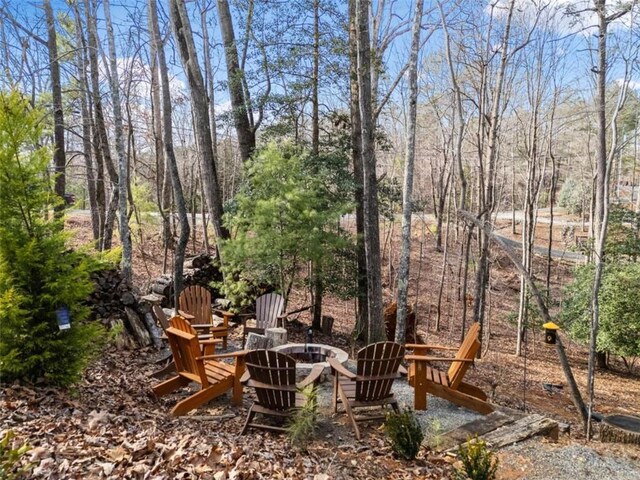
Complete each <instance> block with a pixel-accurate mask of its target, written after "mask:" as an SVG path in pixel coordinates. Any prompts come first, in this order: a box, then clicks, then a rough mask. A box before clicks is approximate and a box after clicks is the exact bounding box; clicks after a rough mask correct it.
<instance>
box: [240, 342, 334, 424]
mask: <svg viewBox="0 0 640 480" xmlns="http://www.w3.org/2000/svg"><path fill="white" fill-rule="evenodd" d="M245 364H246V368H247V372H246V373H245V377H247V376H248V379H247V381H246V385H247V386H249V387H253V388H254V389H255V391H256V395H257V397H258V399H257V401H256V402H255V403H254V404H253V405H252V406H251V409H250V410H249V414H248V415H247V421H246V422H245V424H244V428H243V429H242V434H244V433H245V432H246V431H247V430H248V429H249V427H254V428H262V429H265V430H273V431H277V432H282V431H285V430H286V427H281V426H277V425H268V424H264V423H257V422H255V421H253V419H254V417H255V415H256V414H257V413H261V414H263V415H267V416H275V417H277V418H281V419H283V418H287V417H289V416H291V415H292V414H293V412H294V411H295V409H296V408H299V407H302V406H303V405H304V404H305V401H306V398H305V396H304V395H302V393H300V390H301V389H303V388H304V387H306V386H307V385H311V384H312V383H315V382H316V381H317V380H318V378H319V377H320V375H321V374H322V370H323V368H322V366H321V365H315V366H314V367H313V368H312V370H311V372H310V373H309V375H308V376H307V378H305V379H304V380H302V381H301V382H298V383H296V361H295V360H294V359H293V358H291V357H290V356H289V355H285V354H284V353H280V352H274V351H273V350H253V351H250V352H249V353H247V355H246V356H245ZM243 381H244V379H243Z"/></svg>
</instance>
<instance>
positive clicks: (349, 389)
mask: <svg viewBox="0 0 640 480" xmlns="http://www.w3.org/2000/svg"><path fill="white" fill-rule="evenodd" d="M403 356H404V347H403V346H402V345H398V344H397V343H394V342H379V343H373V344H371V345H368V346H366V347H364V348H363V349H361V350H360V351H359V352H358V356H357V367H356V372H357V373H352V372H350V371H349V370H347V369H346V368H345V367H344V366H342V364H341V363H340V362H339V361H338V360H337V359H335V358H329V360H328V361H329V365H331V368H332V370H333V372H334V374H335V378H334V384H333V409H334V411H335V412H337V411H338V403H342V404H343V405H344V407H345V409H346V411H347V415H349V419H350V420H351V423H352V424H353V429H354V431H355V433H356V438H357V439H358V440H360V429H359V428H358V422H363V421H369V420H380V419H383V418H385V415H376V416H358V415H355V413H354V410H355V409H357V408H362V407H374V406H380V407H383V408H384V406H385V405H391V407H392V408H393V409H394V410H395V411H396V412H398V411H399V409H398V402H397V401H396V399H395V398H394V396H393V393H391V386H392V385H393V381H394V380H395V379H396V378H398V377H399V376H400V374H399V373H398V370H399V369H400V367H401V365H400V362H401V361H402V357H403Z"/></svg>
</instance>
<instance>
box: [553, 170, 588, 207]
mask: <svg viewBox="0 0 640 480" xmlns="http://www.w3.org/2000/svg"><path fill="white" fill-rule="evenodd" d="M586 195H587V192H586V188H585V186H584V184H583V183H582V182H578V181H576V180H575V179H573V178H567V179H566V180H565V182H564V183H563V184H562V187H561V188H560V193H558V205H560V206H561V207H563V208H566V209H567V210H569V213H573V214H575V215H580V214H581V213H582V204H583V200H584V198H585V197H586Z"/></svg>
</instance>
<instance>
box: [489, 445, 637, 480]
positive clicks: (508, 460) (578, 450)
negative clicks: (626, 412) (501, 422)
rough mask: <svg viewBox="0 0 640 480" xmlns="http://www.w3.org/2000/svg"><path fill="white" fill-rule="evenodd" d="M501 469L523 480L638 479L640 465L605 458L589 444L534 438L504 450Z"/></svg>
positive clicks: (628, 460)
mask: <svg viewBox="0 0 640 480" xmlns="http://www.w3.org/2000/svg"><path fill="white" fill-rule="evenodd" d="M500 456H501V462H500V463H501V468H500V469H499V471H500V470H503V469H505V467H508V468H509V469H510V472H509V473H511V474H512V475H515V474H518V476H512V475H508V473H507V472H504V473H505V476H504V478H519V479H522V480H549V479H553V480H578V479H580V480H583V479H585V480H587V479H597V480H614V479H615V480H638V479H640V462H638V461H634V460H632V459H629V458H622V457H614V456H611V455H607V454H604V455H601V454H600V453H598V452H596V451H595V450H593V449H592V448H590V447H587V446H585V445H576V444H572V445H561V444H553V443H547V442H542V441H540V440H539V439H535V438H533V439H530V440H527V441H525V442H522V443H519V444H516V445H512V446H510V447H506V448H504V449H502V450H501V455H500Z"/></svg>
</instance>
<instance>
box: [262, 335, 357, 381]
mask: <svg viewBox="0 0 640 480" xmlns="http://www.w3.org/2000/svg"><path fill="white" fill-rule="evenodd" d="M272 350H274V351H276V352H281V353H284V354H287V355H289V356H291V357H293V358H294V359H295V360H296V370H298V371H299V372H300V373H301V374H304V375H308V374H309V372H311V369H312V368H313V367H314V366H315V365H322V367H324V369H323V370H322V375H323V376H325V375H328V374H329V373H331V367H330V366H329V362H328V361H326V359H327V358H335V359H337V360H338V361H339V362H340V363H341V364H342V365H344V364H345V363H347V360H348V359H349V354H348V353H347V352H345V351H344V350H342V349H340V348H337V347H332V346H331V345H324V344H321V343H308V344H305V343H287V344H285V345H280V346H278V347H274V348H272Z"/></svg>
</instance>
